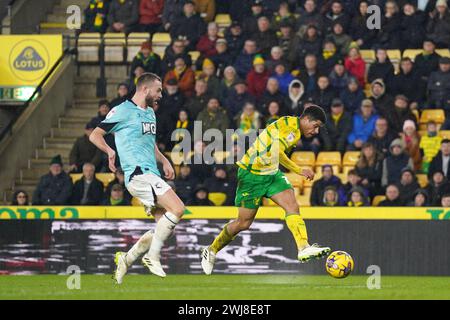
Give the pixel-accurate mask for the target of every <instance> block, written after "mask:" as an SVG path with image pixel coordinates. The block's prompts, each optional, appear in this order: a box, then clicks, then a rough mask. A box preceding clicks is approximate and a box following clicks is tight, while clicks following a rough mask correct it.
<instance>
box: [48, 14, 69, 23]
mask: <svg viewBox="0 0 450 320" xmlns="http://www.w3.org/2000/svg"><path fill="white" fill-rule="evenodd" d="M68 16H69V15H67V14H66V13H65V12H64V14H54V13H53V14H49V15H47V19H45V21H46V22H52V23H53V22H56V23H65V22H67V18H68Z"/></svg>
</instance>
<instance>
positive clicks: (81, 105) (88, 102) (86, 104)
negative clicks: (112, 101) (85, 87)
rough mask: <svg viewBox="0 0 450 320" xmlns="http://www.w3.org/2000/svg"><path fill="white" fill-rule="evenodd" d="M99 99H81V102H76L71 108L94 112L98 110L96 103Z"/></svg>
mask: <svg viewBox="0 0 450 320" xmlns="http://www.w3.org/2000/svg"><path fill="white" fill-rule="evenodd" d="M99 101H100V99H97V98H96V99H83V100H76V101H75V102H74V104H73V105H72V108H75V109H88V110H95V111H97V109H98V103H99Z"/></svg>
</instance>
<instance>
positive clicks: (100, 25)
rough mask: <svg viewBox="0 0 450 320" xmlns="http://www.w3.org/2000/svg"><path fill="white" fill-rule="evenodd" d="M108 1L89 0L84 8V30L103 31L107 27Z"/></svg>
mask: <svg viewBox="0 0 450 320" xmlns="http://www.w3.org/2000/svg"><path fill="white" fill-rule="evenodd" d="M108 8H109V2H108V1H104V0H90V1H89V5H88V6H87V8H86V9H85V10H84V21H85V22H84V24H83V27H82V30H83V31H84V32H100V33H105V32H106V29H107V27H108V23H107V21H106V16H107V14H108V10H109V9H108Z"/></svg>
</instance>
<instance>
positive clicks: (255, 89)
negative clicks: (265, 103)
mask: <svg viewBox="0 0 450 320" xmlns="http://www.w3.org/2000/svg"><path fill="white" fill-rule="evenodd" d="M264 62H265V61H264V59H263V57H261V56H260V55H257V56H255V59H253V69H252V70H251V71H250V72H249V73H248V75H247V87H248V92H249V93H250V94H251V95H252V96H253V97H254V98H255V99H260V98H261V96H262V94H263V93H264V90H265V89H266V86H267V81H268V80H269V71H267V69H266V67H265V65H264Z"/></svg>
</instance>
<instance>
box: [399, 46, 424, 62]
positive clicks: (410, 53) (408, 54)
mask: <svg viewBox="0 0 450 320" xmlns="http://www.w3.org/2000/svg"><path fill="white" fill-rule="evenodd" d="M422 51H423V50H422V49H406V50H405V51H403V56H402V57H403V58H410V59H411V60H412V61H414V60H415V59H416V56H417V55H418V54H421V53H422Z"/></svg>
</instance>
